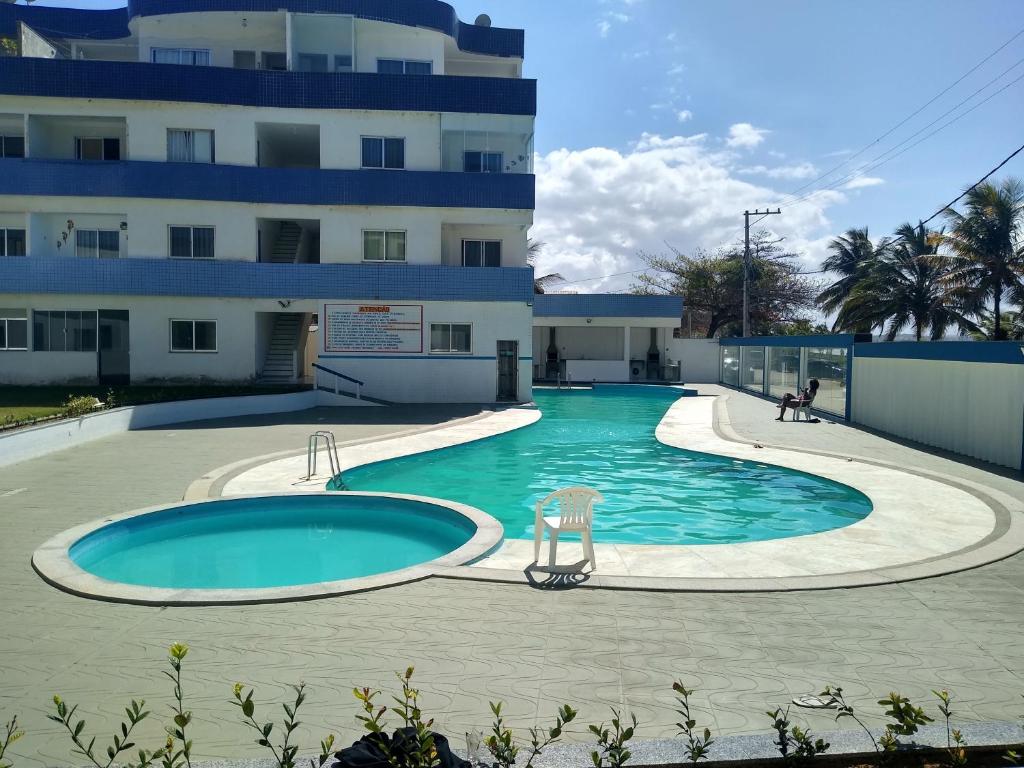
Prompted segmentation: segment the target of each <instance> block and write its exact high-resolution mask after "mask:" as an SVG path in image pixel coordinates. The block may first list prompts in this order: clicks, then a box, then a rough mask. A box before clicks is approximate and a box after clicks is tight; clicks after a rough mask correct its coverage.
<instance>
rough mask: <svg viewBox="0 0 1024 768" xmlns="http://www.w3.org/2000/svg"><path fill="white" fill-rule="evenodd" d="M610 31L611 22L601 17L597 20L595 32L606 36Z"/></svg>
mask: <svg viewBox="0 0 1024 768" xmlns="http://www.w3.org/2000/svg"><path fill="white" fill-rule="evenodd" d="M611 31H612V23H611V22H610V21H608V20H607V19H601V20H599V21H598V22H597V34H599V35H600V36H601V37H608V33H609V32H611Z"/></svg>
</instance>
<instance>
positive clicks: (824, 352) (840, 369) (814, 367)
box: [804, 347, 847, 417]
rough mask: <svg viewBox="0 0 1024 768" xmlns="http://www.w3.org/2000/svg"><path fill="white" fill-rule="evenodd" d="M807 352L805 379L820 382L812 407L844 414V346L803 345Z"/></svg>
mask: <svg viewBox="0 0 1024 768" xmlns="http://www.w3.org/2000/svg"><path fill="white" fill-rule="evenodd" d="M804 349H805V351H806V353H807V371H806V377H807V378H806V380H807V381H810V380H811V379H817V380H818V382H819V383H820V384H821V386H820V388H819V389H818V396H817V397H815V398H814V407H815V408H817V409H819V410H822V411H828V412H829V413H834V414H837V415H839V416H843V417H845V416H846V354H847V350H846V349H844V348H841V347H840V348H838V349H836V348H833V349H829V348H824V347H805V348H804Z"/></svg>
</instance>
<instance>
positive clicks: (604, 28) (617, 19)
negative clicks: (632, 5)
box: [597, 11, 631, 37]
mask: <svg viewBox="0 0 1024 768" xmlns="http://www.w3.org/2000/svg"><path fill="white" fill-rule="evenodd" d="M630 18H631V17H630V16H629V15H628V14H625V13H622V12H621V11H605V12H604V13H602V14H601V18H600V19H598V20H597V33H598V34H599V35H600V36H601V37H608V34H609V33H610V32H611V31H612V27H613V26H614V25H616V24H625V23H626V22H627V21H629V20H630Z"/></svg>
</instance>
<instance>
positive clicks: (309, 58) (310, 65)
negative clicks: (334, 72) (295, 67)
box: [299, 53, 327, 72]
mask: <svg viewBox="0 0 1024 768" xmlns="http://www.w3.org/2000/svg"><path fill="white" fill-rule="evenodd" d="M326 71H327V54H326V53H300V54H299V72H326Z"/></svg>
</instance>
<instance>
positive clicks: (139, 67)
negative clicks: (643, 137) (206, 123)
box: [0, 56, 537, 116]
mask: <svg viewBox="0 0 1024 768" xmlns="http://www.w3.org/2000/svg"><path fill="white" fill-rule="evenodd" d="M0 93H2V94H7V95H11V96H49V97H53V98H60V99H133V100H139V101H179V102H190V103H200V104H231V105H238V106H246V107H280V108H286V109H360V110H384V111H404V112H462V113H472V114H494V115H530V116H533V115H536V114H537V82H536V81H535V80H520V79H513V78H502V77H457V76H446V75H380V74H374V73H365V72H347V73H342V72H266V71H261V70H246V69H230V68H226V67H192V66H190V67H186V66H180V65H175V64H147V63H140V62H123V61H72V60H66V59H32V58H17V57H13V56H12V57H0Z"/></svg>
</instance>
